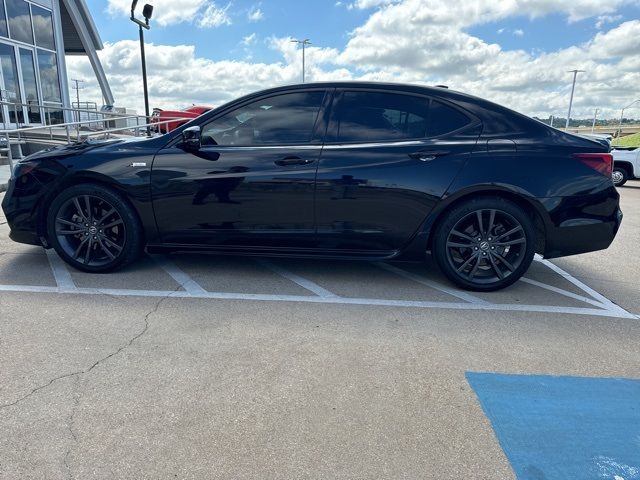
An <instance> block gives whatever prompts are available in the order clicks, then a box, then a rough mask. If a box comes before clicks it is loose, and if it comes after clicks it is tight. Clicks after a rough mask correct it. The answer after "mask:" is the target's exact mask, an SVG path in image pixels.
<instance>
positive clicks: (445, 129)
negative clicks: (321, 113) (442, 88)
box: [316, 89, 481, 254]
mask: <svg viewBox="0 0 640 480" xmlns="http://www.w3.org/2000/svg"><path fill="white" fill-rule="evenodd" d="M480 126H481V124H480V122H479V121H478V120H476V119H474V118H473V117H472V116H471V115H470V114H468V113H466V112H464V111H463V110H461V109H460V108H458V107H456V106H455V105H453V104H449V103H447V102H445V101H441V100H436V99H431V98H429V97H426V96H422V95H415V94H408V93H403V92H396V91H390V90H364V89H353V90H350V89H344V90H341V91H338V92H337V94H336V97H335V100H334V106H333V108H332V113H331V121H330V126H329V131H328V134H327V138H326V142H325V146H324V149H323V153H322V158H321V161H320V165H319V168H318V174H317V177H316V222H317V226H318V238H319V244H320V246H321V247H322V248H324V249H338V250H342V251H345V250H347V251H354V253H356V252H362V251H366V252H370V253H374V252H375V253H377V254H388V253H392V252H394V251H397V250H399V249H401V248H402V247H403V246H404V245H405V244H406V243H407V242H408V241H409V240H410V239H411V238H412V237H413V235H414V234H415V233H416V232H417V231H418V229H419V227H420V225H421V224H422V223H423V221H424V220H425V218H426V217H427V215H428V214H429V212H430V211H431V210H432V209H433V207H434V206H435V204H436V203H437V202H438V200H439V199H440V198H441V197H442V196H443V195H444V193H445V192H446V189H447V188H448V186H449V185H450V184H451V182H452V181H453V179H454V177H455V175H456V174H457V172H458V171H459V170H460V168H461V167H462V165H463V164H464V163H465V161H466V160H467V158H468V156H469V155H470V153H471V151H472V150H473V147H474V146H475V144H476V141H477V138H478V136H479V134H480Z"/></svg>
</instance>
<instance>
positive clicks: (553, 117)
mask: <svg viewBox="0 0 640 480" xmlns="http://www.w3.org/2000/svg"><path fill="white" fill-rule="evenodd" d="M555 118H556V117H555V115H551V124H550V125H549V126H550V127H553V121H554V120H555Z"/></svg>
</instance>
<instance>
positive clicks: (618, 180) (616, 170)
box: [611, 166, 629, 187]
mask: <svg viewBox="0 0 640 480" xmlns="http://www.w3.org/2000/svg"><path fill="white" fill-rule="evenodd" d="M611 179H612V180H613V184H614V185H615V186H616V187H621V186H623V185H624V184H625V183H627V180H629V174H628V173H627V170H626V169H624V168H622V167H615V166H614V167H613V173H612V174H611Z"/></svg>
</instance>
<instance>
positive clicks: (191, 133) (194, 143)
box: [182, 125, 201, 150]
mask: <svg viewBox="0 0 640 480" xmlns="http://www.w3.org/2000/svg"><path fill="white" fill-rule="evenodd" d="M200 134H201V130H200V127H199V126H197V125H196V126H193V127H189V128H185V129H184V130H183V131H182V142H183V144H184V146H185V147H186V148H188V149H190V150H198V149H199V148H200V145H201V135H200Z"/></svg>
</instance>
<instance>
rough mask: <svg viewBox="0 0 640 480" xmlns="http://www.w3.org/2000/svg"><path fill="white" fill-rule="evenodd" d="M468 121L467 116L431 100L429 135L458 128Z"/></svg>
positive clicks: (434, 135) (432, 135)
mask: <svg viewBox="0 0 640 480" xmlns="http://www.w3.org/2000/svg"><path fill="white" fill-rule="evenodd" d="M469 122H470V120H469V117H467V116H466V115H465V114H464V113H462V112H460V111H459V110H456V109H455V108H453V107H450V106H448V105H445V104H444V103H441V102H439V101H437V100H433V101H432V102H431V112H430V121H429V136H430V137H437V136H438V135H444V134H445V133H449V132H453V131H455V130H459V129H461V128H462V127H464V126H465V125H467V124H468V123H469Z"/></svg>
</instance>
